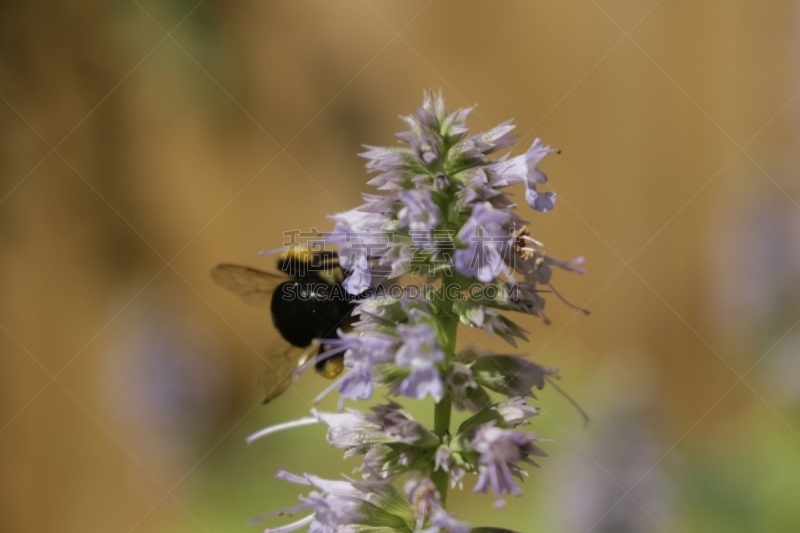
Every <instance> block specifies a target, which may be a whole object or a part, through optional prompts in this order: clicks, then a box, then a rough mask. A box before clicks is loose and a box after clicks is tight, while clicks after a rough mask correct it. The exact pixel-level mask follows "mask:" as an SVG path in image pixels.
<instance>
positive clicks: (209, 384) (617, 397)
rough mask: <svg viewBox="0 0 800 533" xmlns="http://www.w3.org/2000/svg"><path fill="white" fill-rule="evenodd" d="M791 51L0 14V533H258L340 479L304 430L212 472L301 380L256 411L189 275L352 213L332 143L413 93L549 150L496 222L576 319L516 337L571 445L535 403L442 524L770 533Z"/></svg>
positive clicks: (129, 15) (779, 524)
mask: <svg viewBox="0 0 800 533" xmlns="http://www.w3.org/2000/svg"><path fill="white" fill-rule="evenodd" d="M798 22H800V6H798V5H797V3H796V2H789V1H780V0H775V1H772V2H769V8H768V9H767V8H766V5H765V4H764V3H763V2H756V1H731V0H726V1H722V0H708V1H704V2H695V1H688V0H686V1H676V0H661V1H658V0H639V1H636V2H631V1H621V0H596V1H591V0H589V1H583V0H578V1H556V0H548V1H539V0H536V1H530V2H510V1H508V2H493V3H491V4H490V3H489V2H455V1H445V0H438V1H431V2H426V1H422V2H416V1H407V2H399V1H377V0H376V1H366V0H365V1H338V2H310V1H299V2H298V1H295V2H289V1H272V0H265V1H261V2H251V1H236V2H222V1H211V0H207V1H205V2H199V3H198V2H196V1H195V0H172V1H166V0H165V1H161V2H155V1H152V0H136V1H134V0H131V1H128V0H118V1H114V2H99V1H94V0H87V1H83V2H78V1H77V0H58V1H50V2H44V1H39V0H34V1H29V2H19V1H16V2H13V1H12V2H3V3H2V4H0V99H2V101H1V102H0V246H1V247H2V248H1V249H2V255H0V287H1V289H0V290H1V291H2V300H0V531H2V532H14V533H16V532H20V533H23V532H40V531H59V532H60V533H73V532H75V533H78V532H80V533H85V532H89V531H102V532H106V531H110V532H112V531H113V532H117V531H119V532H130V533H134V532H136V533H144V532H216V531H225V532H237V531H241V532H250V531H259V530H260V529H262V528H263V527H264V526H263V525H262V526H254V525H250V524H247V523H246V522H245V521H246V520H247V519H248V518H251V517H253V516H256V515H258V514H260V513H261V512H263V511H265V510H269V509H272V508H276V507H278V506H281V505H289V504H292V503H294V502H296V501H297V494H298V493H299V492H300V491H299V490H298V489H299V487H296V486H293V485H286V484H282V483H279V482H277V481H275V480H274V478H273V476H274V473H275V471H277V470H278V469H279V468H285V469H287V470H290V471H292V472H296V473H302V472H312V473H318V474H321V475H327V476H338V475H339V474H340V473H350V471H351V470H352V468H354V467H355V466H356V464H357V463H356V462H353V461H343V460H342V459H341V454H340V453H339V452H338V451H335V450H331V449H328V448H327V445H325V444H324V431H323V430H322V429H321V428H317V427H311V428H303V429H299V430H296V431H295V432H292V433H286V434H280V435H276V436H274V437H271V438H270V439H268V440H264V441H260V442H257V443H255V444H253V445H251V446H249V447H248V446H246V445H245V444H244V437H245V436H246V435H248V434H250V433H252V432H254V431H256V430H257V429H260V428H261V427H263V426H265V425H267V424H269V423H275V422H278V421H284V420H289V419H291V418H296V417H299V416H303V415H304V414H306V413H307V412H308V409H309V407H310V403H309V402H310V401H311V399H312V398H313V397H314V396H315V395H316V394H317V393H318V392H319V391H320V390H321V389H322V388H323V387H324V386H326V385H327V383H325V382H323V380H321V379H320V378H318V377H316V376H313V375H310V374H309V375H307V376H304V377H303V378H302V379H301V381H300V382H299V384H298V390H297V391H290V392H287V393H286V394H285V395H284V396H282V397H281V398H280V399H278V400H276V401H275V402H274V403H272V404H270V405H269V406H268V407H261V406H260V405H259V403H258V402H259V399H260V395H261V391H260V390H259V388H258V384H257V376H258V374H259V373H260V371H261V368H262V366H263V363H262V361H261V359H260V356H259V353H258V352H259V350H263V349H264V348H265V347H267V346H269V344H270V342H271V340H272V339H274V338H275V332H274V331H273V330H272V327H271V325H270V323H269V317H268V315H267V314H266V311H263V310H258V309H254V308H249V307H247V306H245V305H244V304H242V303H241V302H240V301H238V300H237V299H236V298H235V297H233V296H231V295H229V294H227V293H225V292H224V291H223V290H221V289H219V288H218V287H216V286H214V285H213V284H212V282H211V280H210V278H209V276H208V272H209V270H210V268H211V267H212V266H214V265H215V264H217V263H219V262H237V263H242V264H249V265H252V266H256V267H259V268H264V269H269V268H271V266H272V264H271V261H269V260H266V259H264V258H260V257H259V256H257V255H256V252H257V251H259V250H262V249H266V248H274V247H279V246H281V244H282V242H283V237H282V234H283V232H284V231H286V230H291V229H303V230H307V229H309V228H311V227H317V228H319V229H327V228H329V227H330V223H329V222H328V221H327V220H326V218H325V216H326V215H327V214H331V213H334V212H338V211H342V210H346V209H350V208H351V207H353V206H355V205H357V204H358V203H359V200H360V196H359V195H360V193H361V192H366V191H368V189H367V187H366V185H365V182H366V180H367V176H366V174H365V172H364V169H363V160H361V159H359V158H358V157H357V156H356V154H357V153H358V152H359V151H360V150H361V145H362V144H365V143H368V144H378V145H380V144H383V145H386V144H392V143H394V142H395V141H394V137H393V133H394V132H396V131H399V130H401V129H402V124H401V123H400V121H399V120H398V119H397V116H398V115H400V114H407V113H409V112H411V110H412V109H413V108H415V107H417V106H419V105H420V103H421V98H422V92H423V90H426V89H429V88H434V89H439V88H441V89H442V91H443V94H444V96H445V98H446V101H447V103H448V105H449V107H450V108H451V109H455V108H457V107H464V106H468V105H472V104H475V103H477V104H479V106H478V108H477V111H476V113H474V114H473V117H472V119H471V125H472V130H473V131H480V130H482V129H486V128H488V127H490V126H493V125H495V124H497V123H499V122H501V121H502V120H505V119H507V118H514V119H515V122H516V123H517V124H518V133H519V134H520V136H521V139H520V144H519V145H518V147H517V148H516V149H515V152H514V153H520V152H521V151H522V150H524V149H526V148H527V147H528V146H529V145H530V143H531V142H533V140H534V138H535V137H541V138H542V139H544V140H545V142H546V143H549V144H551V145H554V146H557V147H560V148H561V149H563V151H564V152H563V154H562V155H561V156H559V157H555V156H551V157H550V158H548V159H547V160H546V161H545V163H544V165H545V170H546V171H547V173H548V174H549V175H550V178H551V185H552V189H553V190H556V191H557V192H558V194H559V202H558V204H557V206H556V207H557V208H556V209H555V210H554V211H553V212H552V213H549V214H547V215H541V214H535V213H531V214H530V216H528V218H529V219H530V220H531V221H532V224H533V234H534V236H535V237H537V238H538V239H540V240H542V241H544V242H545V243H546V245H547V249H548V252H550V253H551V254H553V255H555V256H557V257H563V258H568V257H573V256H576V255H585V256H586V257H587V266H588V273H587V274H586V275H584V276H581V277H578V276H570V275H567V274H564V273H559V275H558V277H557V279H556V285H557V287H558V288H559V289H560V290H561V292H563V293H564V294H565V295H566V296H567V297H568V298H570V299H571V300H573V301H574V302H575V303H578V304H581V305H586V306H587V307H589V308H591V309H592V311H593V313H592V315H591V316H590V317H588V318H585V317H583V316H580V315H578V314H577V313H575V312H574V311H573V310H571V309H569V308H568V307H566V306H564V305H562V304H561V303H560V302H558V301H557V300H556V299H554V298H553V299H551V300H550V301H549V306H548V311H549V314H550V316H551V318H552V321H553V324H552V325H551V326H549V327H547V326H544V325H543V324H542V323H541V322H540V321H537V320H533V319H529V320H528V319H523V320H522V323H523V325H524V326H525V327H526V328H528V329H529V330H530V331H531V343H530V345H529V346H525V347H523V351H524V352H526V353H529V354H530V355H531V356H532V357H535V358H536V360H537V361H540V362H542V363H544V364H548V365H551V366H558V367H560V368H561V371H562V375H563V377H564V380H563V381H562V385H563V386H564V387H566V388H567V389H568V390H569V391H570V392H571V393H572V394H573V395H574V396H575V397H576V398H577V399H578V400H579V401H580V402H581V403H582V404H583V405H584V407H585V408H586V409H587V410H588V411H590V413H591V414H592V416H593V419H594V421H593V422H592V424H591V425H590V426H589V427H588V428H584V427H583V426H582V424H581V421H580V418H579V417H578V415H577V414H576V413H575V411H574V410H572V409H571V408H570V407H569V405H567V404H566V402H565V401H564V400H563V399H562V398H561V397H559V396H558V395H557V394H556V393H555V392H554V391H552V390H545V391H543V392H542V394H541V395H540V400H541V405H542V407H543V415H542V416H540V417H539V418H538V419H536V420H535V421H534V422H535V429H536V430H537V431H538V432H539V434H540V437H541V438H543V439H551V441H550V442H545V443H544V447H545V448H546V449H547V451H548V453H549V454H550V456H551V457H550V458H549V459H546V460H544V461H543V468H541V469H537V470H536V471H534V472H531V476H530V478H529V479H528V480H527V481H526V483H525V495H524V496H523V497H522V498H519V499H512V501H510V502H509V506H508V508H507V509H506V510H504V511H494V510H492V509H491V505H490V504H489V498H487V497H485V496H482V495H481V496H473V495H472V494H471V493H470V492H469V489H470V488H471V486H472V484H473V483H474V481H472V480H471V481H468V483H467V488H466V490H465V491H464V492H463V493H454V495H453V496H452V498H451V501H452V509H453V511H454V512H456V513H457V515H458V516H459V518H462V519H464V520H468V521H470V522H471V523H473V524H475V525H481V524H484V525H487V524H491V525H498V526H505V527H511V528H514V529H518V530H521V531H525V532H528V531H553V532H577V533H588V532H589V531H594V532H609V533H610V532H649V531H653V532H656V531H676V532H677V531H681V532H708V531H725V532H751V531H769V532H784V531H786V532H790V531H800V511H798V509H797V505H796V500H797V497H798V495H800V359H798V352H800V328H798V327H797V326H798V319H799V318H800V180H798V179H797V171H798V163H800V162H799V161H798V159H797V157H798V156H797V145H798V133H800V116H798V111H800V107H799V106H800V98H797V95H798V91H800V72H798V65H800V62H798V50H799V49H800V48H798V47H799V46H800V25H799V24H798ZM519 192H521V191H518V193H519ZM517 197H521V195H520V194H518V195H517ZM461 340H462V342H463V343H464V344H468V343H477V344H479V345H481V346H483V347H485V348H487V349H491V348H493V347H494V348H497V347H500V346H501V344H499V343H498V342H497V340H496V339H486V338H485V337H482V336H479V335H476V334H475V333H473V332H466V331H462V334H461ZM325 406H326V407H329V408H331V407H332V406H331V405H328V404H325ZM415 409H416V407H415ZM414 412H415V413H416V414H418V415H419V417H420V418H421V419H423V420H427V418H426V417H427V416H428V415H427V413H425V412H424V411H422V410H421V409H419V410H415V411H414ZM280 523H282V521H281V520H280V519H274V520H272V521H270V522H268V523H267V525H272V526H275V525H277V524H280Z"/></svg>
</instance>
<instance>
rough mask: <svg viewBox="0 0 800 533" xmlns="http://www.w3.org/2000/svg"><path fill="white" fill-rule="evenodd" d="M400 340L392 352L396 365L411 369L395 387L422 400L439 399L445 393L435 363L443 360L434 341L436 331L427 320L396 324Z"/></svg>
mask: <svg viewBox="0 0 800 533" xmlns="http://www.w3.org/2000/svg"><path fill="white" fill-rule="evenodd" d="M397 334H398V336H399V337H400V338H401V339H403V344H402V346H401V347H400V349H399V350H397V354H396V355H395V362H396V363H397V365H398V366H399V367H409V368H410V369H411V373H410V374H409V375H408V377H406V378H405V379H404V380H403V381H402V383H400V386H399V388H398V392H399V393H400V394H402V395H403V396H408V397H410V398H416V399H417V400H423V399H425V397H426V396H428V395H431V396H433V398H434V400H436V401H437V402H439V401H440V400H441V399H442V396H444V384H443V383H442V377H441V376H440V375H439V370H438V368H436V365H437V364H439V363H443V362H444V361H445V355H444V352H443V351H442V349H441V348H440V347H439V344H438V342H437V341H436V335H435V334H434V332H433V329H431V327H430V326H428V325H427V324H420V325H417V326H404V325H400V326H397Z"/></svg>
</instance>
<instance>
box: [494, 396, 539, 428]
mask: <svg viewBox="0 0 800 533" xmlns="http://www.w3.org/2000/svg"><path fill="white" fill-rule="evenodd" d="M494 410H495V411H497V412H498V413H499V414H500V416H501V417H503V420H504V421H505V423H506V424H509V425H511V426H512V427H513V426H519V425H522V424H526V423H527V421H528V419H529V418H533V417H534V416H537V415H538V414H539V410H538V409H537V408H535V407H531V406H530V405H527V404H526V403H525V398H523V397H521V396H516V397H514V398H508V399H506V400H503V401H502V402H500V403H498V404H497V405H495V406H494Z"/></svg>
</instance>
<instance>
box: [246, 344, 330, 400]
mask: <svg viewBox="0 0 800 533" xmlns="http://www.w3.org/2000/svg"><path fill="white" fill-rule="evenodd" d="M318 350H319V346H317V345H316V344H311V345H309V346H306V347H304V348H299V347H297V346H292V345H291V344H288V343H287V344H286V345H280V346H277V347H275V348H273V349H272V350H271V351H268V352H267V353H266V354H265V355H264V359H265V360H266V362H267V367H266V368H265V369H264V372H263V373H262V374H261V378H260V380H259V381H261V385H262V386H263V387H264V390H265V391H266V396H264V403H267V402H270V401H272V400H274V399H275V398H277V397H278V396H280V395H281V393H283V391H285V390H286V389H288V388H289V385H291V384H292V379H293V374H294V371H295V370H296V369H297V367H298V366H300V365H302V364H303V363H305V362H306V361H308V359H309V358H310V357H313V356H314V355H315V354H316V352H317V351H318Z"/></svg>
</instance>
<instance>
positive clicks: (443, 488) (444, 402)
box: [431, 276, 458, 507]
mask: <svg viewBox="0 0 800 533" xmlns="http://www.w3.org/2000/svg"><path fill="white" fill-rule="evenodd" d="M449 281H450V280H449V279H448V278H447V276H444V277H443V278H442V289H441V290H442V312H441V313H440V315H439V317H438V319H439V325H440V327H441V333H442V337H443V338H442V339H441V341H442V348H443V349H444V352H445V354H446V356H447V359H448V361H449V360H450V359H452V357H453V355H454V354H455V351H456V331H457V330H458V318H457V317H455V316H454V315H453V313H452V307H453V302H452V301H451V300H450V299H449V297H448V293H447V288H448V285H449ZM452 407H453V400H452V398H451V397H450V394H449V393H448V394H445V395H444V397H443V398H442V399H441V401H439V403H437V404H436V405H435V406H434V410H433V433H434V434H435V435H436V436H437V437H439V439H440V440H441V441H442V442H443V443H445V444H449V438H450V414H451V412H452ZM431 481H433V484H434V485H435V486H436V490H438V491H439V496H440V498H441V502H442V507H445V505H446V504H447V489H448V487H449V486H450V474H448V473H447V472H445V471H444V470H436V471H433V472H431Z"/></svg>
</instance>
